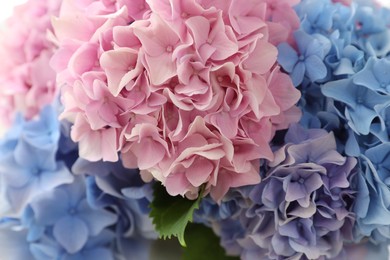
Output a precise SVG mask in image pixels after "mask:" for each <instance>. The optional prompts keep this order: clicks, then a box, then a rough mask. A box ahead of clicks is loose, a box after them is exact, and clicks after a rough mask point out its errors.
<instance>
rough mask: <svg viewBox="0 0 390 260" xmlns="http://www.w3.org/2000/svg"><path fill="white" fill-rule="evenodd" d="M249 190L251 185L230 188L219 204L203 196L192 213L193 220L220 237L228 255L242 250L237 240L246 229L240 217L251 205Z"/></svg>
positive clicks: (242, 236)
mask: <svg viewBox="0 0 390 260" xmlns="http://www.w3.org/2000/svg"><path fill="white" fill-rule="evenodd" d="M251 190H252V186H244V187H240V188H237V189H232V190H230V191H229V192H228V193H227V194H226V195H225V196H224V198H223V199H222V201H221V202H220V203H219V204H217V203H216V202H215V201H214V200H213V199H212V198H211V197H205V198H203V199H202V201H201V204H200V207H199V209H198V210H197V211H195V213H194V221H195V222H198V223H202V224H204V225H207V226H209V227H211V228H212V229H213V231H214V233H215V234H217V235H218V236H219V237H220V244H221V245H222V246H223V248H225V251H226V254H228V255H233V256H237V255H240V253H241V251H242V247H241V245H240V244H239V242H238V241H239V239H242V238H244V236H245V234H246V230H245V229H244V227H243V225H242V224H241V222H240V217H241V215H242V214H243V213H244V212H245V210H246V209H248V208H249V207H250V206H251V200H250V199H249V193H250V191H251Z"/></svg>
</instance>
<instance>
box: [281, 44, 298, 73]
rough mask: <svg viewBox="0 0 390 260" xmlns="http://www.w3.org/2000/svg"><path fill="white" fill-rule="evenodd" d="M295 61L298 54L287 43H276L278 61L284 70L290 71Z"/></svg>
mask: <svg viewBox="0 0 390 260" xmlns="http://www.w3.org/2000/svg"><path fill="white" fill-rule="evenodd" d="M297 61H298V54H297V52H296V51H295V50H294V49H293V48H292V47H291V46H290V45H289V44H287V43H285V42H283V43H281V44H279V45H278V62H279V63H280V65H282V67H283V69H284V70H285V71H287V72H289V73H291V72H292V71H293V69H294V66H295V64H296V63H297Z"/></svg>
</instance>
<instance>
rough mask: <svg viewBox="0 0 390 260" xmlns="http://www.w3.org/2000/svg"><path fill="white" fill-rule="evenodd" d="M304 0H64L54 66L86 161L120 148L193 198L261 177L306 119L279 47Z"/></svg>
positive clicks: (128, 162)
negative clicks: (279, 136)
mask: <svg viewBox="0 0 390 260" xmlns="http://www.w3.org/2000/svg"><path fill="white" fill-rule="evenodd" d="M296 2H297V1H286V0H283V1H265V0H256V1H251V2H250V3H247V4H245V5H243V4H242V2H241V1H237V0H231V1H224V2H223V3H219V2H218V1H194V0H191V1H186V2H184V1H168V0H164V1H157V0H149V1H136V3H134V1H125V0H121V1H115V2H107V1H91V2H88V3H85V4H76V1H71V0H67V1H64V2H63V4H62V8H61V13H60V16H59V17H58V18H56V19H54V21H53V27H54V31H55V35H56V38H57V41H58V42H59V45H60V47H59V50H58V51H56V53H55V55H54V57H53V59H52V65H53V66H54V68H55V69H56V71H57V73H58V75H57V80H58V82H59V84H61V85H63V84H64V85H65V86H64V87H63V89H62V101H63V104H64V106H65V111H64V113H63V114H62V118H65V119H67V120H69V121H71V122H72V123H73V124H74V125H73V127H72V134H71V136H72V139H73V140H74V141H76V142H78V143H79V146H80V156H81V157H83V158H85V159H87V160H90V161H98V160H103V161H112V162H115V161H117V160H118V152H121V156H122V159H123V162H124V164H125V166H127V167H129V168H135V167H139V168H140V170H141V174H142V175H143V178H144V179H151V178H155V179H157V180H158V181H160V182H162V183H163V184H164V185H165V186H166V188H167V191H168V192H169V193H170V194H171V195H178V194H180V195H186V196H187V197H189V198H195V197H197V196H198V192H199V188H200V186H202V185H205V187H206V192H209V191H210V192H211V196H212V197H213V198H214V199H215V200H220V199H221V198H222V197H223V195H224V194H225V193H226V192H227V191H228V189H229V188H231V187H238V186H242V185H248V184H254V183H258V182H259V181H260V179H259V175H258V169H257V168H258V163H257V161H258V160H257V159H258V158H268V159H272V152H271V149H270V146H269V142H270V140H271V139H272V137H273V136H274V133H275V131H276V130H278V129H284V128H287V127H288V125H289V124H290V123H291V122H296V121H297V120H299V117H300V112H299V111H298V110H297V108H296V107H295V106H294V104H295V103H296V102H297V100H298V99H299V96H300V95H299V92H298V91H297V90H295V89H294V87H293V86H292V84H291V81H290V79H289V77H288V76H287V75H286V74H284V73H282V72H281V71H280V68H279V66H278V65H277V63H276V58H277V53H278V51H277V48H276V47H275V45H276V44H278V43H280V42H282V41H287V40H289V39H291V38H292V35H291V31H292V30H294V29H296V28H297V27H298V26H299V20H298V17H297V16H296V14H295V12H294V11H293V9H292V5H293V4H296ZM80 22H83V23H84V24H86V25H88V26H83V27H80V28H77V29H76V28H75V25H76V24H78V23H80Z"/></svg>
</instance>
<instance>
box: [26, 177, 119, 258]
mask: <svg viewBox="0 0 390 260" xmlns="http://www.w3.org/2000/svg"><path fill="white" fill-rule="evenodd" d="M116 221H117V216H116V215H115V214H114V213H112V212H110V211H108V210H105V209H100V208H92V207H91V206H90V205H89V204H88V202H87V199H86V186H85V180H84V178H83V177H77V178H75V181H74V182H73V183H71V184H64V185H61V186H59V187H57V188H55V189H52V190H50V191H48V192H45V193H42V194H40V195H37V196H36V197H35V198H34V199H33V200H32V201H31V203H30V207H29V208H28V209H26V212H25V215H24V218H23V222H24V225H25V226H26V227H27V228H28V229H29V232H30V234H29V238H30V239H31V240H34V241H35V242H36V243H39V241H40V239H42V237H43V236H44V235H46V236H50V237H53V238H54V240H55V241H57V243H58V244H59V245H60V246H61V247H62V248H63V249H64V250H66V251H67V252H68V253H69V254H74V253H76V252H79V251H80V250H81V249H82V248H83V247H84V246H85V245H86V243H87V242H88V240H90V239H91V237H95V236H97V235H99V234H100V233H101V232H102V231H103V229H105V228H106V227H108V226H110V225H112V224H114V223H115V222H116Z"/></svg>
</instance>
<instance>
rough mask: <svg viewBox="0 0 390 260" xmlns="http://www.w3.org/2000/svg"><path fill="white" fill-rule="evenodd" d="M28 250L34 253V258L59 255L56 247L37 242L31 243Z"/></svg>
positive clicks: (43, 259) (40, 259)
mask: <svg viewBox="0 0 390 260" xmlns="http://www.w3.org/2000/svg"><path fill="white" fill-rule="evenodd" d="M30 251H31V253H32V254H33V255H34V259H35V260H48V259H58V257H59V255H60V252H59V250H58V248H56V247H53V246H50V245H46V244H39V243H34V244H31V245H30ZM25 259H27V258H25Z"/></svg>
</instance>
